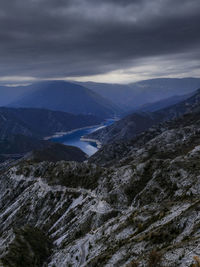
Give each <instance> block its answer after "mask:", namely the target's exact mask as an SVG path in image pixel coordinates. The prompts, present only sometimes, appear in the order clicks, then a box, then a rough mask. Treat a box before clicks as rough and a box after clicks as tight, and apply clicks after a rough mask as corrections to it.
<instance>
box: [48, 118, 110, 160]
mask: <svg viewBox="0 0 200 267" xmlns="http://www.w3.org/2000/svg"><path fill="white" fill-rule="evenodd" d="M114 121H115V120H114V119H108V120H106V121H105V122H103V123H102V125H100V126H94V127H87V128H84V129H80V130H76V131H73V132H71V133H67V134H65V135H63V136H61V137H55V138H53V139H52V141H54V142H58V143H62V144H65V145H70V146H76V147H79V148H80V149H81V150H83V151H84V152H85V153H86V154H88V155H89V156H91V155H93V154H94V153H95V152H97V150H98V148H97V146H96V143H92V142H84V141H81V140H80V139H81V137H82V136H84V135H87V134H89V133H92V132H94V131H97V130H98V129H100V128H103V127H106V126H108V125H111V124H112V123H113V122H114Z"/></svg>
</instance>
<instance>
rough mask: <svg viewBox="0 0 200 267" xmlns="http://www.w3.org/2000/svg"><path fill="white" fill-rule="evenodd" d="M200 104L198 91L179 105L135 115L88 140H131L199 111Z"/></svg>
mask: <svg viewBox="0 0 200 267" xmlns="http://www.w3.org/2000/svg"><path fill="white" fill-rule="evenodd" d="M199 104H200V90H197V91H196V93H195V94H194V95H192V96H191V97H189V98H187V99H186V100H184V101H182V102H180V103H178V104H175V105H172V106H170V107H167V108H165V109H161V110H158V111H156V112H152V113H144V112H141V113H138V112H137V113H133V114H131V115H128V116H126V117H125V118H123V119H121V120H119V121H117V122H116V123H114V124H113V125H111V126H108V127H106V128H103V129H101V130H99V131H96V132H94V133H92V134H89V135H87V137H86V138H89V139H95V140H98V141H100V142H101V143H102V144H109V143H112V142H115V141H120V140H130V139H132V138H134V137H136V136H137V135H138V134H140V133H142V132H143V131H145V130H147V129H149V128H150V127H152V126H154V125H158V124H159V123H161V122H164V121H168V120H171V119H174V118H177V117H179V116H181V115H183V114H185V113H188V112H191V111H193V110H195V109H198V108H199Z"/></svg>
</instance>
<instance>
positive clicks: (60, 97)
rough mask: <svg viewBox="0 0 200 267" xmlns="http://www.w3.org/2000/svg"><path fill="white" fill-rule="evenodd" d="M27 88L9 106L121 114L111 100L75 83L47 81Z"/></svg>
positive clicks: (96, 113) (89, 113) (108, 114)
mask: <svg viewBox="0 0 200 267" xmlns="http://www.w3.org/2000/svg"><path fill="white" fill-rule="evenodd" d="M32 88H34V90H32ZM26 89H27V93H26V94H25V95H24V96H23V97H21V98H20V99H19V100H17V101H15V102H13V103H10V105H9V106H11V107H26V108H44V109H50V110H54V111H63V112H68V113H73V114H85V115H94V116H98V117H100V118H101V119H104V118H110V117H113V116H115V115H119V114H120V112H121V109H120V108H119V107H118V106H117V105H115V104H113V103H112V102H111V101H110V100H108V99H106V98H104V97H102V96H100V95H99V94H97V93H95V92H93V91H91V90H89V89H87V88H86V87H84V86H81V85H77V84H74V83H69V82H65V81H46V82H40V83H34V84H32V85H30V86H27V88H26Z"/></svg>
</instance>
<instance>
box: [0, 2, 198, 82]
mask: <svg viewBox="0 0 200 267" xmlns="http://www.w3.org/2000/svg"><path fill="white" fill-rule="evenodd" d="M0 25H1V27H0V82H5V83H7V82H26V83H27V82H30V81H35V80H43V79H66V80H68V79H69V80H78V81H89V80H90V81H96V82H109V83H129V82H134V81H138V80H144V79H149V78H158V77H180V78H181V77H200V0H1V1H0Z"/></svg>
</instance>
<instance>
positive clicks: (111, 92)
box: [79, 78, 200, 111]
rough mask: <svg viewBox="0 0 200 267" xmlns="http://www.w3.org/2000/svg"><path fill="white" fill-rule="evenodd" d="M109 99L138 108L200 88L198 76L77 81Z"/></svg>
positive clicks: (125, 107) (128, 108) (126, 106)
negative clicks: (118, 80) (132, 80)
mask: <svg viewBox="0 0 200 267" xmlns="http://www.w3.org/2000/svg"><path fill="white" fill-rule="evenodd" d="M79 84H81V85H83V86H85V87H87V88H89V89H90V90H93V91H94V92H96V93H98V94H100V95H101V96H103V97H105V98H107V99H109V100H111V101H112V102H113V103H115V104H117V105H118V106H120V107H121V108H123V109H124V110H126V111H127V110H133V109H136V108H137V109H138V108H140V107H141V106H142V105H144V104H146V103H150V102H151V103H153V102H157V101H160V100H164V99H169V98H171V97H174V96H176V95H177V96H180V95H185V94H186V95H187V94H189V93H191V92H194V91H195V90H197V89H198V88H200V79H199V78H182V79H177V78H173V79H172V78H159V79H151V80H144V81H139V82H135V83H130V84H106V83H93V82H86V83H79Z"/></svg>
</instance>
